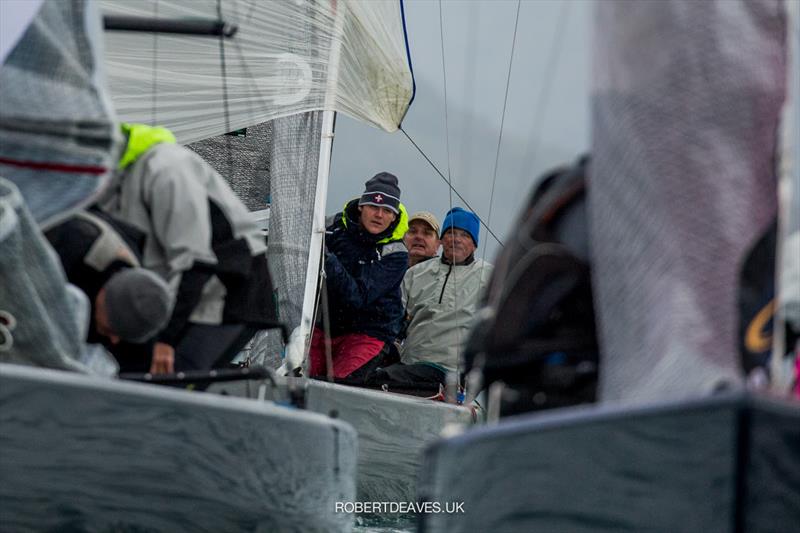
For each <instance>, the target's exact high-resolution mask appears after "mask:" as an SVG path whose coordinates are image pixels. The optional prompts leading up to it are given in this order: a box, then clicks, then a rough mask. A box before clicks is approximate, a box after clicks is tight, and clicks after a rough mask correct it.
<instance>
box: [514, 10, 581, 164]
mask: <svg viewBox="0 0 800 533" xmlns="http://www.w3.org/2000/svg"><path fill="white" fill-rule="evenodd" d="M571 4H572V2H562V3H561V6H560V10H559V15H558V22H557V23H556V30H555V35H554V36H553V44H552V46H551V47H550V52H549V53H548V57H549V61H548V63H547V66H546V67H545V73H544V76H543V77H542V79H543V80H545V82H544V84H543V85H542V88H541V90H540V92H539V96H538V98H537V103H536V108H535V109H536V112H535V113H534V115H533V116H534V122H533V124H536V125H540V124H542V121H543V120H544V113H545V111H546V110H547V106H546V105H545V104H547V102H548V101H549V99H550V93H551V89H552V87H553V80H554V78H555V76H554V74H555V69H556V66H557V65H558V61H557V60H558V59H559V57H560V55H561V54H560V52H561V48H562V45H561V41H562V40H563V38H564V34H565V33H566V32H565V31H564V28H565V27H566V23H567V19H568V18H569V10H570V5H571ZM540 139H541V137H540V136H537V137H535V138H534V141H533V143H531V147H530V149H529V150H528V151H527V152H528V154H530V156H529V158H528V159H529V160H528V161H526V164H525V166H524V167H523V172H525V169H528V168H532V167H533V161H535V160H536V154H537V152H538V151H539V145H540V144H541V143H540Z"/></svg>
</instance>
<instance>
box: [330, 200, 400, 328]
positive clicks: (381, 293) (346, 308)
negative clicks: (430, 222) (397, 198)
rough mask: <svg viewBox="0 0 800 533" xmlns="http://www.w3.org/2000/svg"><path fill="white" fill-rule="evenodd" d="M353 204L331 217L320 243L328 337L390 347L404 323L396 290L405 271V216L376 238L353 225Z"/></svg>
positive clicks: (356, 214) (355, 221)
mask: <svg viewBox="0 0 800 533" xmlns="http://www.w3.org/2000/svg"><path fill="white" fill-rule="evenodd" d="M358 220H359V211H358V199H355V200H351V201H350V202H348V203H347V205H346V206H345V208H344V210H343V211H342V212H341V213H339V214H337V215H336V217H334V223H333V224H331V225H330V226H329V227H328V235H327V236H326V237H325V247H326V248H327V253H326V254H325V273H326V275H327V285H328V295H329V298H328V301H329V307H330V319H331V336H332V337H338V336H339V335H344V334H347V333H364V334H366V335H369V336H371V337H375V338H377V339H380V340H382V341H385V342H391V341H393V340H394V339H395V338H396V337H397V335H398V333H400V327H401V325H402V323H403V313H404V311H403V303H402V300H401V296H400V286H401V285H402V282H403V276H404V275H405V273H406V270H407V269H408V251H407V250H406V247H405V245H404V244H403V240H402V239H403V235H404V234H405V232H406V230H407V229H408V214H407V213H406V209H405V207H404V206H403V204H400V214H399V215H398V216H397V218H396V219H395V221H394V222H392V223H391V224H390V225H389V227H388V228H387V229H386V230H385V231H384V232H383V233H380V234H378V235H372V234H370V233H369V232H367V231H366V230H364V229H363V228H362V227H361V225H360V224H359V222H358Z"/></svg>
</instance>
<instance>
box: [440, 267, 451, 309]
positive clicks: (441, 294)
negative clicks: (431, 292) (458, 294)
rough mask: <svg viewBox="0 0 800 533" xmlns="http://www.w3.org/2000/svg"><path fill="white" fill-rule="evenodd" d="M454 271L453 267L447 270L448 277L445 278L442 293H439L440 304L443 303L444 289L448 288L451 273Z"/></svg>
mask: <svg viewBox="0 0 800 533" xmlns="http://www.w3.org/2000/svg"><path fill="white" fill-rule="evenodd" d="M452 271H453V265H450V268H448V269H447V275H446V276H445V277H444V283H443V284H442V292H440V293H439V303H442V297H443V296H444V288H445V287H447V280H448V278H450V272H452Z"/></svg>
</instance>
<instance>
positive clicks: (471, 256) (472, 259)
mask: <svg viewBox="0 0 800 533" xmlns="http://www.w3.org/2000/svg"><path fill="white" fill-rule="evenodd" d="M441 261H442V263H444V264H445V265H455V266H467V265H471V264H472V263H474V262H475V253H474V252H473V253H471V254H469V257H467V258H466V259H464V260H463V261H461V262H459V263H451V262H450V261H449V260H448V259H447V258H446V257H445V256H444V254H442V259H441Z"/></svg>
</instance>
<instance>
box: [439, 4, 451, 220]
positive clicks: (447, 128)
mask: <svg viewBox="0 0 800 533" xmlns="http://www.w3.org/2000/svg"><path fill="white" fill-rule="evenodd" d="M439 44H440V48H441V52H442V83H443V84H444V139H445V147H446V148H445V149H446V153H447V182H448V183H452V181H453V178H452V176H451V175H450V170H451V166H450V123H449V121H448V115H447V63H445V55H444V22H443V18H442V0H439ZM448 192H449V194H450V207H449V209H453V188H452V187H451V188H450V189H449V190H448Z"/></svg>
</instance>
